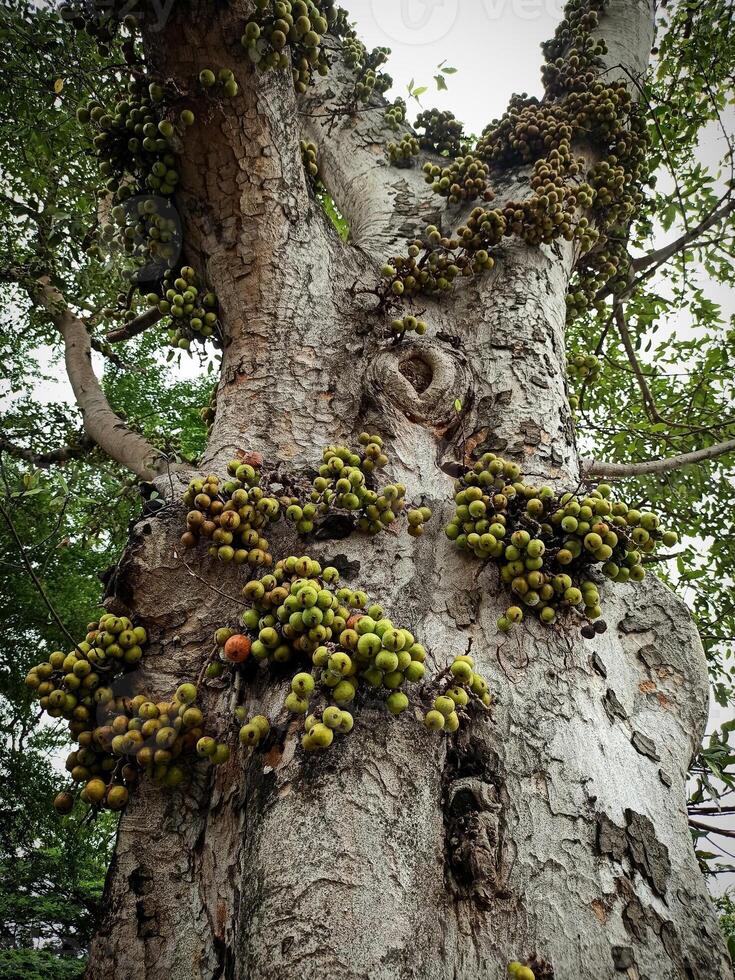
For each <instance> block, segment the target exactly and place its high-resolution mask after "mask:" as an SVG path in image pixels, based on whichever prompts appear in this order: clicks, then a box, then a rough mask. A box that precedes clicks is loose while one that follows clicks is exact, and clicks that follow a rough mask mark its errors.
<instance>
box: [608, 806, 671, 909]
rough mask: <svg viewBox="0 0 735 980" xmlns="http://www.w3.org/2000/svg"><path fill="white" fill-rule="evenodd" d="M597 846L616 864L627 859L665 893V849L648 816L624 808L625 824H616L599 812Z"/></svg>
mask: <svg viewBox="0 0 735 980" xmlns="http://www.w3.org/2000/svg"><path fill="white" fill-rule="evenodd" d="M597 850H598V852H599V854H600V855H601V856H602V857H609V858H610V859H611V860H613V861H615V862H617V863H618V864H623V863H624V862H625V861H626V859H627V860H628V861H630V864H631V867H632V868H633V869H634V870H636V871H638V872H639V874H641V876H642V877H643V878H644V879H645V880H646V881H647V882H648V884H649V885H650V886H651V888H652V889H653V890H654V891H655V892H656V893H657V894H659V895H662V896H663V895H665V894H666V887H667V883H668V878H669V875H670V873H671V861H670V860H669V852H668V848H667V847H666V845H665V844H662V843H661V841H660V840H659V839H658V837H657V836H656V828H655V827H654V826H653V824H652V823H651V821H650V820H649V819H648V817H644V816H643V815H642V814H640V813H636V812H635V810H630V809H627V810H626V811H625V826H624V827H619V826H618V825H617V824H616V823H615V822H614V821H612V820H611V819H610V818H609V817H608V816H607V814H605V813H601V814H599V815H598V817H597ZM629 904H630V903H629Z"/></svg>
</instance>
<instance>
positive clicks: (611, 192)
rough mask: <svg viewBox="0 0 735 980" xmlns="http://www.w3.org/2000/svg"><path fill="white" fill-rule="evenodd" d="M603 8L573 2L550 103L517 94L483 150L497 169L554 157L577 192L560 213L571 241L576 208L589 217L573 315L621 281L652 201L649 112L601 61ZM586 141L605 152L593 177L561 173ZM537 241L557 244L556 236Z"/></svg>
mask: <svg viewBox="0 0 735 980" xmlns="http://www.w3.org/2000/svg"><path fill="white" fill-rule="evenodd" d="M603 7H604V0H571V2H570V3H568V4H567V5H566V7H565V16H564V19H563V20H562V22H561V24H560V25H559V27H558V29H557V31H556V34H555V36H554V38H553V39H552V40H551V41H549V42H547V43H546V44H545V45H544V46H543V49H544V54H545V57H546V63H545V65H544V67H543V69H542V74H543V79H544V84H545V88H546V96H545V98H544V99H543V101H541V100H538V99H534V98H528V97H527V96H525V95H521V96H514V98H513V99H512V100H511V104H510V106H509V109H508V111H507V112H506V113H505V115H504V116H503V117H502V118H501V119H499V120H495V121H494V122H492V123H491V124H490V125H489V126H488V127H486V129H485V130H484V132H483V134H482V136H481V138H480V140H479V141H478V144H477V147H476V149H475V152H476V153H477V155H478V156H480V157H482V158H483V159H484V160H485V161H486V162H487V163H489V164H490V166H491V167H495V166H503V167H507V166H509V165H511V166H512V165H516V164H521V163H528V162H531V161H536V162H538V161H541V160H545V161H546V162H547V163H548V174H547V176H548V177H550V179H551V180H552V182H553V183H554V184H555V185H556V186H557V188H558V189H559V190H560V189H561V188H562V186H566V187H567V188H568V187H569V185H571V190H572V191H573V195H570V194H569V192H568V191H567V192H566V195H565V196H566V198H567V203H568V204H569V205H571V206H569V207H566V208H565V212H566V213H565V215H564V216H563V217H562V218H559V217H553V216H550V217H551V220H552V223H554V224H555V225H556V226H558V225H559V224H564V226H565V228H564V237H566V238H569V235H570V232H569V228H568V226H572V227H574V223H575V222H574V217H575V210H576V211H578V212H582V216H581V217H580V218H578V224H579V227H578V228H576V229H575V230H574V234H575V236H576V237H577V238H578V240H579V241H580V245H581V253H582V258H581V260H580V267H581V269H582V271H583V275H581V276H579V277H577V279H576V281H575V283H574V285H573V287H572V290H571V295H572V299H571V301H570V302H569V304H568V313H569V316H570V317H573V316H575V315H579V314H581V313H583V312H584V311H585V310H586V309H587V308H588V306H589V305H590V303H591V302H593V297H594V295H595V293H596V292H597V291H598V290H599V289H600V288H601V287H602V286H604V285H606V284H607V283H609V282H610V281H611V280H613V279H615V278H616V277H617V276H618V275H619V274H620V273H619V268H618V266H619V259H620V258H621V253H622V251H623V250H622V249H621V248H620V243H621V242H624V241H625V239H626V234H627V227H628V225H629V223H630V221H631V219H632V217H633V215H634V214H635V211H636V209H637V207H638V206H639V205H640V203H641V201H642V200H643V195H642V182H643V180H644V179H646V174H645V159H646V150H647V147H648V136H647V131H646V125H645V119H644V116H643V113H642V112H641V110H640V108H639V107H638V105H637V104H636V103H634V101H633V98H632V96H631V93H630V90H629V87H628V85H627V84H626V82H625V80H624V79H619V80H614V79H610V78H609V77H608V76H607V75H606V73H605V70H604V63H603V62H602V60H601V56H602V55H604V54H605V53H606V46H605V43H604V42H603V41H600V40H596V39H595V38H594V37H593V36H592V32H593V31H594V30H595V28H596V27H597V25H598V20H599V13H600V11H601V10H602V9H603ZM582 140H584V141H586V142H588V143H590V142H591V143H593V144H594V145H595V148H596V149H597V151H598V154H599V157H600V159H598V162H597V163H595V164H594V165H593V166H592V167H591V168H590V169H589V170H588V171H587V173H586V174H585V173H584V171H583V169H582V168H581V167H580V168H579V171H578V173H577V172H575V170H574V169H569V168H567V169H566V170H565V169H564V168H563V167H560V166H559V163H560V162H561V161H563V160H564V159H568V158H569V156H570V151H569V147H570V146H571V145H572V144H573V143H575V142H578V141H582ZM555 151H556V153H557V156H556V158H553V157H552V154H553V153H554V152H555ZM559 154H560V155H559ZM578 174H579V175H581V176H582V177H583V178H584V181H583V183H582V182H581V181H580V177H579V176H578ZM580 185H581V186H580ZM573 197H576V201H574V200H573ZM590 218H591V220H589V219H590ZM593 229H594V230H593ZM526 240H527V241H530V240H533V239H529V238H528V237H527V238H526ZM536 240H541V241H548V240H549V233H548V229H547V230H546V233H545V235H544V237H542V238H540V239H538V238H536ZM588 256H589V260H588V259H587V257H588Z"/></svg>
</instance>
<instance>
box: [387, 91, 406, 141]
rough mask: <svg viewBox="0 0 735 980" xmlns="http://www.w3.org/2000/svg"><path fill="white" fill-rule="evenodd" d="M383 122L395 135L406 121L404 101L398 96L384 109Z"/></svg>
mask: <svg viewBox="0 0 735 980" xmlns="http://www.w3.org/2000/svg"><path fill="white" fill-rule="evenodd" d="M384 118H385V121H386V123H387V124H388V126H389V128H390V129H392V130H393V132H394V133H397V132H398V130H399V129H400V128H401V126H402V125H403V123H405V121H406V100H405V99H402V98H401V97H400V96H398V97H397V98H396V99H395V100H394V101H393V102H391V103H389V104H388V106H386V109H385V115H384Z"/></svg>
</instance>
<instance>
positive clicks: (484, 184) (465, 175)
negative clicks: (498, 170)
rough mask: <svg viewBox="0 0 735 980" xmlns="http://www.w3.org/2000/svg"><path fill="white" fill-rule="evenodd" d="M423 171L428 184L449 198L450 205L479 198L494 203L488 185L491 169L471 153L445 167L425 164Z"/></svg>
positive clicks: (492, 194) (436, 191) (437, 192)
mask: <svg viewBox="0 0 735 980" xmlns="http://www.w3.org/2000/svg"><path fill="white" fill-rule="evenodd" d="M423 169H424V174H425V180H426V183H427V184H431V188H432V190H433V191H434V192H435V193H436V194H441V195H442V197H446V198H448V199H449V203H450V204H460V203H461V202H462V201H474V200H476V199H477V198H478V197H479V198H481V199H482V200H483V201H492V199H493V198H494V197H495V195H494V193H493V191H492V190H491V189H490V185H489V183H488V179H489V174H490V168H489V167H488V165H487V164H486V163H483V161H482V160H479V159H478V158H477V157H475V156H473V155H472V154H471V153H465V154H464V155H463V156H460V157H457V158H456V159H454V160H452V161H451V162H450V163H447V165H446V166H445V167H440V166H438V165H437V164H435V163H425V164H424V168H423Z"/></svg>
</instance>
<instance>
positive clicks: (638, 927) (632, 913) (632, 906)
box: [623, 896, 647, 942]
mask: <svg viewBox="0 0 735 980" xmlns="http://www.w3.org/2000/svg"><path fill="white" fill-rule="evenodd" d="M623 925H624V926H625V928H626V930H627V931H628V932H629V933H630V935H631V936H633V938H634V939H636V940H637V941H638V942H643V940H644V939H645V938H646V929H647V923H646V911H645V909H644V908H643V906H642V905H641V903H640V902H639V901H638V899H637V898H636V897H635V896H633V897H632V898H631V900H630V901H629V902H628V904H627V905H626V906H625V908H624V909H623Z"/></svg>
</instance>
